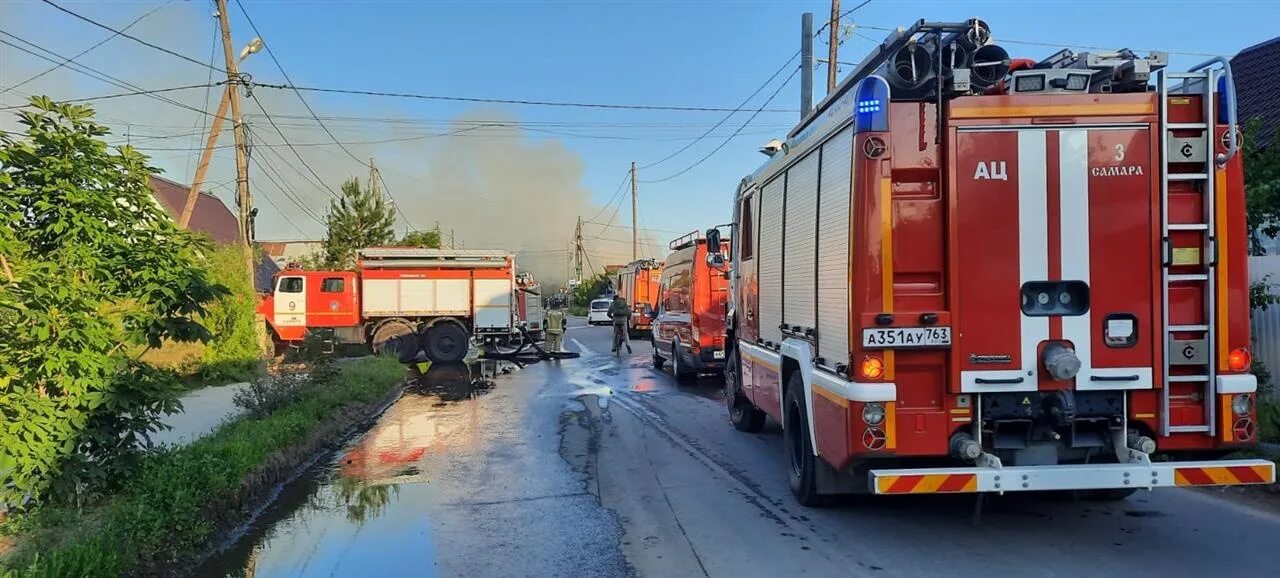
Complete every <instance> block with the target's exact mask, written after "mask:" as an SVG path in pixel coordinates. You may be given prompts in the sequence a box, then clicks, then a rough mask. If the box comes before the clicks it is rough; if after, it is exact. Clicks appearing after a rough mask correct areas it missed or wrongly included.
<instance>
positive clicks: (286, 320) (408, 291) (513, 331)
mask: <svg viewBox="0 0 1280 578" xmlns="http://www.w3.org/2000/svg"><path fill="white" fill-rule="evenodd" d="M358 255H359V260H358V263H357V267H356V270H355V271H304V270H302V269H297V268H288V269H285V270H284V271H281V272H280V273H277V274H276V279H275V289H274V291H273V292H272V293H271V295H269V296H268V297H267V298H266V299H264V300H263V301H262V303H261V304H259V306H258V310H259V313H261V314H262V315H264V316H265V317H266V320H267V326H268V328H269V330H270V333H271V335H272V337H273V338H274V339H275V341H276V342H277V343H285V344H287V343H297V342H300V341H302V340H303V339H304V338H305V337H306V336H307V334H308V333H309V332H311V331H313V330H320V331H323V332H325V333H326V334H329V335H332V338H333V340H334V341H335V342H338V343H366V344H368V345H369V346H370V347H371V348H372V349H373V350H374V351H382V350H384V349H388V348H391V349H395V350H397V351H398V352H399V353H400V354H401V358H402V360H404V361H408V360H409V359H411V358H412V357H413V356H415V355H417V353H418V351H419V350H422V351H425V352H426V354H427V357H428V358H429V359H431V360H433V361H459V360H461V359H462V358H463V357H465V356H466V354H467V350H468V349H469V347H470V344H471V343H472V342H475V343H476V344H478V345H481V346H488V347H502V346H510V345H512V344H514V343H517V342H519V341H520V340H521V339H522V335H521V333H520V332H519V328H518V327H517V324H516V308H515V291H516V285H515V258H514V257H513V256H512V255H511V254H510V253H507V252H505V251H486V250H471V249H418V248H398V247H387V248H371V249H363V250H361V251H359V252H358Z"/></svg>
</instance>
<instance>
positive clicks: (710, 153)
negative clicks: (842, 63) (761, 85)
mask: <svg viewBox="0 0 1280 578" xmlns="http://www.w3.org/2000/svg"><path fill="white" fill-rule="evenodd" d="M797 72H800V69H799V67H797V68H796V69H795V70H792V71H791V76H788V77H787V79H786V80H785V81H783V83H782V84H780V85H779V86H778V88H777V90H774V91H773V94H771V95H769V99H768V100H766V101H764V104H762V105H760V108H757V109H756V111H755V112H753V113H751V116H750V117H748V118H747V121H746V122H744V123H742V124H741V125H739V126H738V130H736V131H734V132H733V134H732V135H730V136H729V138H726V139H724V141H722V142H721V143H720V145H719V146H717V147H716V148H714V149H712V150H711V152H709V153H707V154H706V155H704V156H703V157H702V158H700V159H698V161H697V162H695V163H693V164H691V165H689V166H687V167H685V168H683V169H681V170H680V171H679V172H677V173H675V174H672V175H668V176H665V177H663V178H660V179H654V180H652V181H640V182H642V183H646V184H653V183H661V182H665V181H669V180H671V179H674V178H676V177H679V176H680V175H683V174H685V173H687V172H689V171H691V170H693V169H694V168H695V167H697V166H698V165H701V164H702V163H704V162H706V160H707V159H709V158H711V157H712V155H715V154H716V153H718V152H720V149H723V148H724V147H725V145H727V144H729V142H730V141H732V140H733V139H735V138H737V137H738V134H739V133H741V132H742V129H744V128H746V127H747V125H749V124H751V121H753V120H755V119H756V117H757V116H759V115H760V113H761V112H762V111H764V110H765V107H766V106H769V103H771V102H773V99H775V98H777V97H778V93H780V92H782V89H784V88H786V87H787V85H788V84H790V83H791V79H793V78H795V77H796V73H797Z"/></svg>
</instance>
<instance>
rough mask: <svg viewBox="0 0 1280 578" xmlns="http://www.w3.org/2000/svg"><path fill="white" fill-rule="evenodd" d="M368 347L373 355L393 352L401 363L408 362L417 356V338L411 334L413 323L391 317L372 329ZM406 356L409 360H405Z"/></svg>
mask: <svg viewBox="0 0 1280 578" xmlns="http://www.w3.org/2000/svg"><path fill="white" fill-rule="evenodd" d="M369 348H370V349H372V350H373V354H374V355H383V354H388V355H389V354H392V353H394V354H395V356H396V358H397V359H398V360H400V362H401V363H409V362H410V361H412V360H413V358H415V357H417V356H418V340H417V339H416V336H414V334H413V325H410V324H409V322H408V321H404V320H401V319H392V320H390V321H387V322H385V323H383V324H382V325H379V326H378V327H377V329H374V330H373V337H372V338H371V339H370V340H369ZM406 358H408V359H409V361H405V359H406Z"/></svg>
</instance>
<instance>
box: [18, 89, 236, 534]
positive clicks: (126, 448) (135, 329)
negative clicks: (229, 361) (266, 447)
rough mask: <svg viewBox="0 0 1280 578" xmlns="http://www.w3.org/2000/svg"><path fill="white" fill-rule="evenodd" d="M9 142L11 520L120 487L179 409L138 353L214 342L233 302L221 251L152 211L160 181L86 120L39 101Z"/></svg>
mask: <svg viewBox="0 0 1280 578" xmlns="http://www.w3.org/2000/svg"><path fill="white" fill-rule="evenodd" d="M18 124H20V125H22V126H24V127H25V133H24V134H21V135H18V134H14V133H4V132H0V336H3V338H0V418H2V421H3V423H4V424H5V426H6V427H4V428H2V429H0V506H7V507H8V508H10V509H15V508H18V509H20V508H24V507H27V506H29V505H30V504H32V503H34V502H36V501H38V500H41V499H43V498H45V497H47V495H48V494H50V493H51V492H52V493H54V494H61V495H63V496H65V497H74V498H75V499H77V500H82V499H86V498H92V496H93V494H95V493H97V492H101V491H106V490H109V489H111V487H112V486H114V484H116V483H117V482H118V481H119V480H120V479H122V477H123V475H122V474H123V473H124V472H125V471H127V468H128V466H129V465H130V464H131V463H132V461H133V460H134V459H136V454H137V451H138V447H139V446H140V445H143V443H145V441H146V440H147V439H148V438H147V436H148V435H149V434H150V433H152V432H154V431H156V430H157V429H158V428H159V427H160V425H159V419H160V416H161V415H163V414H165V413H169V412H172V411H174V410H175V409H176V408H177V407H178V406H177V401H176V384H175V383H174V382H173V380H172V379H171V376H170V375H169V374H167V373H165V372H160V371H156V370H154V369H152V368H150V367H149V366H147V365H146V364H142V363H139V362H137V361H136V360H135V359H134V358H133V357H131V356H130V355H128V354H129V353H130V352H131V349H133V348H137V347H140V346H144V345H145V346H149V347H157V346H159V345H160V344H161V343H163V342H165V341H178V342H185V341H207V340H208V339H209V338H210V337H211V334H210V332H209V330H208V329H206V328H205V327H204V326H203V325H201V324H200V322H199V321H197V318H199V317H200V316H202V315H204V314H205V313H206V310H205V308H204V304H206V303H208V302H210V301H212V300H215V299H217V298H220V297H222V296H224V295H226V294H227V290H226V288H225V287H222V286H220V285H218V284H217V283H214V282H212V281H211V280H210V279H209V278H208V276H207V275H206V274H205V271H204V269H203V268H202V267H201V263H200V256H201V255H202V254H204V253H206V252H207V251H208V250H209V249H210V248H209V247H208V246H207V245H205V244H204V243H202V242H200V241H199V240H197V239H195V238H194V237H192V236H191V235H190V234H188V233H187V232H185V231H182V230H179V229H178V228H177V227H176V225H175V224H174V223H173V220H172V219H170V218H169V216H168V215H167V214H166V213H165V212H164V210H163V209H162V208H161V207H160V206H159V204H158V203H156V202H155V199H154V198H153V197H152V192H151V188H150V187H149V185H148V180H149V179H150V177H151V175H152V174H154V173H156V172H157V171H156V169H154V168H152V167H150V166H148V165H147V158H146V157H145V156H144V155H142V154H140V153H138V152H137V151H136V150H134V149H133V148H131V147H129V146H123V147H117V148H115V149H109V148H108V146H107V143H106V142H105V140H103V137H104V136H105V135H107V134H108V133H109V131H108V130H107V129H106V127H103V126H101V125H99V124H96V123H95V122H93V109H91V108H90V107H88V106H79V105H69V104H58V103H54V102H52V101H51V100H49V99H48V98H45V97H35V98H32V99H31V106H30V108H28V109H25V110H23V111H21V112H19V113H18Z"/></svg>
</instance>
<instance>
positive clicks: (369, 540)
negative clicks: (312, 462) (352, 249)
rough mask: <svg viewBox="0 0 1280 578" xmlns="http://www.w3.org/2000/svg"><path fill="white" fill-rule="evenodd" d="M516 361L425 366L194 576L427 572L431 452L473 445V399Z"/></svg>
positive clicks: (432, 553) (430, 560)
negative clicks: (364, 427) (424, 507)
mask: <svg viewBox="0 0 1280 578" xmlns="http://www.w3.org/2000/svg"><path fill="white" fill-rule="evenodd" d="M515 370H516V366H514V365H512V364H509V363H506V362H498V361H492V360H477V361H475V362H472V363H469V364H463V363H459V364H422V365H420V366H412V367H410V369H409V382H410V385H409V387H408V388H406V389H405V392H404V395H403V396H402V397H401V398H400V399H399V400H397V401H396V402H395V403H394V404H392V405H391V407H389V408H387V410H386V412H384V413H383V414H382V416H380V417H379V418H378V420H377V422H376V423H375V424H374V425H373V427H371V428H370V429H369V430H368V431H367V432H365V433H363V434H362V435H359V436H356V437H354V438H352V439H351V440H349V442H348V443H347V444H346V445H345V446H344V447H343V448H341V449H340V450H338V451H337V452H335V453H334V454H333V455H332V456H329V457H327V458H324V459H321V460H320V461H319V462H318V463H317V465H316V466H314V467H312V468H311V469H310V470H308V471H307V472H305V473H304V474H303V475H302V476H301V477H300V478H299V479H298V480H297V481H295V482H294V483H292V484H289V485H288V486H287V487H285V488H284V489H283V490H282V492H281V494H280V495H279V497H278V498H277V499H276V500H275V502H274V503H272V504H271V505H270V506H269V507H268V508H267V509H266V510H265V511H264V512H263V514H262V515H261V516H260V517H259V518H258V519H257V520H256V521H254V523H253V524H252V525H251V526H249V527H248V528H247V529H245V530H244V532H243V533H241V534H240V535H239V536H238V538H237V539H235V541H234V542H233V543H229V544H227V545H225V547H224V549H222V550H220V551H219V552H217V553H215V554H214V555H213V556H212V557H211V558H209V559H208V560H206V561H205V562H204V563H203V564H201V565H200V566H198V567H197V568H196V569H195V570H194V572H193V574H194V575H195V576H217V577H250V576H283V575H288V576H335V575H336V576H392V575H403V574H405V572H406V570H409V571H410V572H411V573H412V575H414V576H434V575H436V571H435V566H434V564H435V559H436V547H435V540H434V539H433V527H432V521H431V520H430V519H429V518H428V517H426V516H424V515H423V514H422V513H421V511H419V510H418V509H416V508H412V507H396V505H397V504H403V505H411V504H414V503H422V502H424V501H428V500H431V499H432V492H433V488H432V484H431V481H432V479H433V477H435V476H437V475H438V472H435V471H433V468H432V467H431V464H432V459H433V458H438V457H440V456H441V455H445V454H449V453H457V452H467V451H471V450H472V449H473V448H474V447H475V446H477V445H478V444H479V435H480V433H481V432H478V431H477V430H479V429H481V428H479V427H478V426H477V423H478V417H477V416H478V414H479V412H480V411H481V410H480V408H479V404H477V403H476V398H478V397H480V396H482V395H484V394H485V393H487V392H489V391H490V390H492V389H493V387H494V385H495V380H496V379H497V378H499V377H500V376H502V375H504V374H506V373H510V372H512V371H515Z"/></svg>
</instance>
